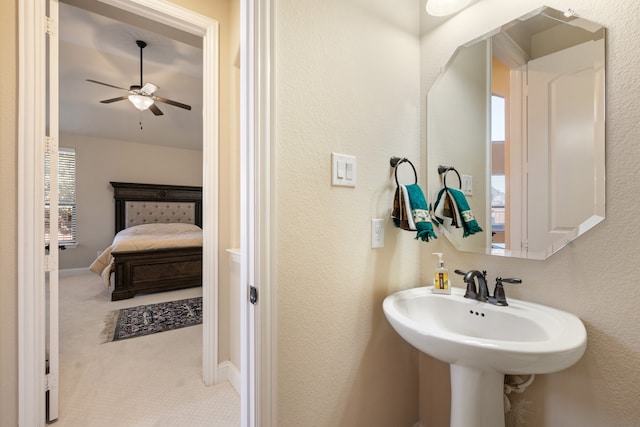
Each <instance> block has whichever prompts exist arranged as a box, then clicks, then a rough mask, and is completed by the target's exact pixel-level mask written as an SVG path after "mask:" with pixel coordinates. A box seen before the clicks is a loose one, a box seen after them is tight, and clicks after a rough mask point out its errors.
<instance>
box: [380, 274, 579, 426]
mask: <svg viewBox="0 0 640 427" xmlns="http://www.w3.org/2000/svg"><path fill="white" fill-rule="evenodd" d="M383 309H384V313H385V315H386V316H387V319H388V321H389V323H390V324H391V325H392V326H393V328H394V329H395V330H396V332H398V334H400V336H402V337H403V338H404V339H405V340H406V341H407V342H408V343H409V344H411V345H413V346H414V347H416V348H417V349H419V350H421V351H423V352H424V353H426V354H428V355H430V356H432V357H435V358H436V359H439V360H442V361H444V362H447V363H449V364H450V365H451V427H503V426H504V407H503V382H504V375H505V374H513V375H523V374H546V373H551V372H557V371H560V370H563V369H566V368H568V367H569V366H571V365H573V364H574V363H576V362H577V361H578V360H580V358H581V357H582V355H583V354H584V351H585V349H586V346H587V332H586V330H585V328H584V325H583V323H582V322H581V321H580V319H578V318H577V317H576V316H574V315H573V314H570V313H567V312H564V311H561V310H557V309H554V308H551V307H546V306H543V305H539V304H533V303H528V302H524V301H519V300H516V299H509V306H507V307H501V306H495V305H491V304H489V303H486V302H478V301H475V300H470V299H467V298H464V290H462V289H458V288H452V292H451V295H442V294H435V293H433V287H422V288H414V289H407V290H405V291H400V292H396V293H395V294H393V295H389V296H388V297H387V298H385V300H384V303H383Z"/></svg>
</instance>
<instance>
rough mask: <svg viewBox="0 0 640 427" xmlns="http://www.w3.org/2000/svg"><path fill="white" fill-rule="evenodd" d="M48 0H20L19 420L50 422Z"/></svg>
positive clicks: (24, 423)
mask: <svg viewBox="0 0 640 427" xmlns="http://www.w3.org/2000/svg"><path fill="white" fill-rule="evenodd" d="M45 6H46V5H45V2H44V1H43V0H24V1H20V2H18V8H19V10H18V20H19V21H18V32H19V33H18V44H19V50H18V52H19V54H18V74H19V75H20V79H18V100H19V102H18V423H19V425H21V426H37V425H42V424H44V422H45V415H44V414H45V393H44V390H45V380H44V379H45V321H44V314H45V306H44V302H45V295H44V291H45V289H44V274H43V271H44V209H40V208H39V207H43V206H44V137H45V103H44V102H42V100H43V99H46V98H45V96H44V95H45V90H46V76H45V70H46V59H45V31H44V29H45V16H46V9H45Z"/></svg>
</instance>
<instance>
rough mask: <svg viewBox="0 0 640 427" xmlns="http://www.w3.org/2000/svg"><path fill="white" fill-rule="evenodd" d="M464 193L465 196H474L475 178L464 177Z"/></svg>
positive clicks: (462, 178) (462, 179)
mask: <svg viewBox="0 0 640 427" xmlns="http://www.w3.org/2000/svg"><path fill="white" fill-rule="evenodd" d="M460 178H461V181H462V192H463V193H464V195H465V196H472V195H473V177H472V176H471V175H462V176H461V177H460Z"/></svg>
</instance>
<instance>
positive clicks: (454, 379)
mask: <svg viewBox="0 0 640 427" xmlns="http://www.w3.org/2000/svg"><path fill="white" fill-rule="evenodd" d="M450 368H451V424H450V425H451V427H504V374H502V373H500V372H497V371H493V370H481V369H478V368H470V367H467V366H459V365H454V364H451V365H450Z"/></svg>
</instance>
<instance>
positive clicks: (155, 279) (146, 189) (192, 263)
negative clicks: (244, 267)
mask: <svg viewBox="0 0 640 427" xmlns="http://www.w3.org/2000/svg"><path fill="white" fill-rule="evenodd" d="M111 186H112V187H113V190H114V191H113V198H114V199H115V212H116V219H115V232H116V234H117V233H118V232H119V231H121V230H123V229H125V228H126V223H125V209H126V202H133V201H136V202H140V201H149V202H193V203H195V211H196V212H195V224H196V225H197V226H199V227H202V187H189V186H182V185H156V184H134V183H125V182H111ZM111 255H112V256H113V259H114V273H115V280H114V289H113V292H112V293H111V301H117V300H122V299H126V298H132V297H133V296H134V295H136V294H140V293H150V292H160V291H170V290H176V289H184V288H190V287H194V286H201V285H202V247H201V246H198V247H185V248H171V249H153V250H146V251H127V252H112V253H111Z"/></svg>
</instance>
